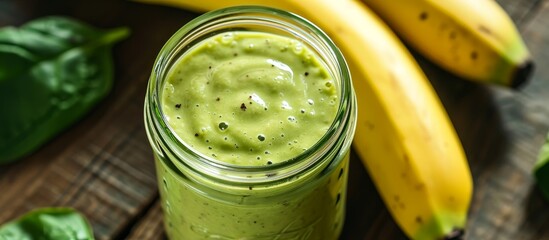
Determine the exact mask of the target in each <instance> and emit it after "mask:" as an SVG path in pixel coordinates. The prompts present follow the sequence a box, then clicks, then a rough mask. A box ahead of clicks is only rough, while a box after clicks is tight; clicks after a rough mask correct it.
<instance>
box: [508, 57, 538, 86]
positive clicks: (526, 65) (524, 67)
mask: <svg viewBox="0 0 549 240" xmlns="http://www.w3.org/2000/svg"><path fill="white" fill-rule="evenodd" d="M533 71H534V62H533V61H532V60H531V59H528V60H526V61H525V62H523V63H522V64H520V65H519V66H518V67H517V69H516V70H515V75H514V76H513V79H511V87H512V88H514V89H517V88H519V87H520V86H522V85H523V84H524V83H525V82H526V81H527V80H528V79H529V78H530V75H532V72H533Z"/></svg>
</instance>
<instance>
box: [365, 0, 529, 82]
mask: <svg viewBox="0 0 549 240" xmlns="http://www.w3.org/2000/svg"><path fill="white" fill-rule="evenodd" d="M362 1H363V2H364V3H366V5H368V6H369V7H371V8H372V9H373V10H374V11H375V12H376V13H378V14H379V15H380V17H381V18H383V19H384V20H385V21H386V22H387V24H388V25H389V26H390V27H391V28H393V29H394V30H395V31H396V32H397V34H399V35H400V36H401V37H402V38H403V39H404V40H405V41H407V42H409V43H410V45H411V46H412V47H414V48H415V49H417V51H419V52H420V53H421V54H423V55H424V56H426V57H427V58H429V59H430V60H431V61H433V62H435V63H437V64H438V65H440V66H441V67H443V68H445V69H447V70H448V71H450V72H453V73H454V74H456V75H459V76H461V77H463V78H467V79H470V80H476V81H481V82H490V83H495V84H500V85H504V86H511V87H518V86H519V85H521V84H522V83H523V82H525V81H526V80H527V79H528V77H529V75H530V74H531V72H532V70H533V62H532V60H531V59H530V54H529V52H528V49H527V48H526V46H525V44H524V42H523V40H522V38H521V36H520V34H519V33H518V31H517V29H516V28H515V25H514V24H513V22H512V20H511V19H510V18H509V16H508V15H507V14H506V13H505V11H504V10H503V9H502V8H501V7H500V6H499V5H498V3H497V2H496V1H493V0H444V1H440V0H390V1H387V0H362Z"/></svg>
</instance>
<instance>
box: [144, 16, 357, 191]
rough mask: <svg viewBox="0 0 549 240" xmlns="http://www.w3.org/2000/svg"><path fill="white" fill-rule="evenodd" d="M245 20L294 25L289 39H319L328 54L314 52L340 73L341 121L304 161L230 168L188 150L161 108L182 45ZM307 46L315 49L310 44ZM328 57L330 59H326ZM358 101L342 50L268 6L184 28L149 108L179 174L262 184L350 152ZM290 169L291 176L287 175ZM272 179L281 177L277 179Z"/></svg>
mask: <svg viewBox="0 0 549 240" xmlns="http://www.w3.org/2000/svg"><path fill="white" fill-rule="evenodd" d="M244 16H245V17H247V18H251V19H258V20H261V21H266V20H268V17H276V19H274V20H275V21H276V23H277V24H291V25H292V26H291V27H294V28H295V29H292V28H288V31H289V32H288V33H289V34H291V35H292V36H294V37H295V38H296V39H300V40H304V38H306V37H311V36H314V37H315V39H313V40H314V41H316V44H320V46H318V47H321V48H323V49H316V48H313V49H312V50H313V51H315V52H317V53H318V52H319V51H325V53H324V54H323V55H321V54H317V55H319V57H320V58H321V59H322V61H323V62H325V64H327V65H328V66H327V67H335V69H328V71H329V73H330V75H331V76H332V78H333V79H334V80H336V81H338V82H339V87H338V88H337V89H338V91H339V93H338V94H339V96H340V97H339V104H338V109H337V112H336V116H335V117H334V119H333V121H332V123H331V125H330V127H329V129H328V130H327V131H326V133H324V135H323V136H322V137H321V138H320V139H318V141H317V142H316V143H315V144H313V145H312V146H311V147H309V148H308V149H307V150H305V151H304V152H302V153H300V154H299V155H297V156H295V157H293V158H291V159H288V160H285V161H282V162H280V163H275V164H272V165H261V166H242V165H236V164H230V163H226V162H222V161H219V160H216V159H213V158H211V157H209V156H206V155H205V154H202V153H200V152H198V151H196V150H195V149H193V148H191V147H189V146H187V144H186V143H185V142H184V141H183V140H182V139H181V138H180V137H179V136H178V135H177V134H175V133H174V131H173V129H172V128H171V126H170V125H169V124H167V120H166V118H165V115H164V114H163V111H162V107H161V104H160V91H161V89H163V88H162V84H163V81H162V79H163V76H162V74H165V73H166V72H167V71H169V70H170V68H167V69H166V68H165V66H166V65H167V64H166V63H168V62H169V61H172V60H173V61H175V60H177V57H175V59H173V58H174V56H175V54H176V52H177V51H183V48H185V47H186V46H185V45H184V44H181V42H182V39H184V37H185V36H188V35H189V34H196V33H197V32H198V33H200V32H201V31H205V30H204V29H205V28H206V27H207V26H209V25H212V24H214V25H215V24H216V23H218V22H215V21H216V20H219V19H227V18H234V19H238V18H242V17H244ZM280 19H283V20H285V21H286V22H281V21H280ZM227 29H229V28H227ZM206 30H207V28H206ZM218 33H219V32H218ZM200 40H201V39H200V38H196V39H192V41H200ZM308 40H310V39H308ZM189 42H191V41H189ZM191 45H192V44H191ZM307 45H311V44H309V43H307ZM327 57H328V58H329V59H326V58H327ZM330 61H331V62H333V63H332V64H331V65H333V66H331V65H330ZM355 101H356V100H355V98H354V93H353V89H352V83H351V76H350V73H349V69H348V66H347V63H346V62H345V59H344V57H343V55H342V53H341V52H340V51H339V49H338V48H337V46H336V45H335V44H334V43H333V42H332V40H331V39H330V38H329V37H328V36H327V34H326V33H324V32H323V31H322V30H321V29H320V28H318V27H317V26H316V25H314V24H313V23H311V22H310V21H308V20H307V19H305V18H303V17H301V16H299V15H297V14H294V13H291V12H288V11H284V10H280V9H275V8H270V7H264V6H237V7H229V8H223V9H219V10H214V11H211V12H207V13H204V14H202V15H200V16H198V17H197V18H195V19H193V20H191V21H190V22H189V23H187V24H185V25H184V26H183V27H181V28H180V29H179V30H178V31H177V32H176V33H175V34H173V36H172V37H171V38H170V39H169V40H168V41H167V42H166V44H165V45H164V46H163V47H162V49H161V50H160V53H159V55H158V57H157V59H156V60H155V63H154V68H153V73H152V74H151V78H150V80H149V87H148V90H147V99H146V102H149V103H150V104H146V108H147V107H148V108H149V109H146V111H147V112H148V113H149V114H147V113H146V117H149V118H152V119H150V120H152V125H153V126H152V127H153V128H154V130H153V131H159V134H160V135H161V136H162V137H161V138H160V140H161V141H163V145H165V146H176V148H177V149H172V148H170V147H168V149H167V150H169V151H172V153H171V154H172V155H174V156H178V158H179V160H180V161H179V162H176V163H175V164H176V166H177V167H178V168H179V164H185V165H186V166H187V167H191V168H197V169H198V170H199V172H200V173H202V174H206V175H207V176H208V177H212V175H214V174H216V173H219V172H220V171H223V172H225V173H228V174H226V175H221V176H217V177H215V178H216V180H222V181H229V182H235V181H236V182H256V183H258V182H271V181H277V180H280V179H283V178H287V177H292V176H294V175H295V174H296V173H300V172H303V171H304V170H306V169H309V168H312V167H313V166H315V165H318V164H319V162H321V160H322V159H324V158H326V156H328V155H330V154H334V153H336V152H337V150H339V149H341V148H344V149H346V148H349V147H350V142H351V141H352V137H353V134H354V128H355V120H354V118H356V102H355ZM153 113H154V114H153ZM349 133H350V134H349ZM149 134H150V133H149ZM349 135H350V136H349ZM180 150H182V151H180ZM186 154H189V155H190V156H191V158H188V157H181V156H182V155H186ZM183 161H186V162H183ZM284 169H286V170H287V171H281V170H284ZM270 173H271V174H270ZM272 173H276V174H275V175H273V174H272Z"/></svg>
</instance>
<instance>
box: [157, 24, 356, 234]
mask: <svg viewBox="0 0 549 240" xmlns="http://www.w3.org/2000/svg"><path fill="white" fill-rule="evenodd" d="M319 59H320V58H319V57H318V56H317V55H316V54H315V53H314V52H313V51H312V50H310V49H309V48H308V47H306V46H305V45H303V44H302V43H301V42H299V41H297V40H294V39H291V38H287V37H282V36H278V35H273V34H267V33H259V32H238V31H236V32H228V33H223V34H220V35H215V36H212V37H210V38H207V39H205V40H203V41H201V42H200V43H198V44H196V45H195V46H194V47H193V48H192V49H189V50H188V51H187V52H186V53H184V54H183V55H182V56H180V58H179V59H178V60H177V61H176V62H175V64H173V66H172V68H171V69H170V70H169V72H168V74H167V77H166V78H165V83H164V84H163V87H162V92H161V95H160V98H161V102H162V104H161V105H162V106H161V107H162V111H163V113H164V117H165V119H166V121H167V122H168V125H169V126H170V128H171V130H172V131H173V132H174V133H175V134H176V136H178V138H179V139H180V140H181V141H182V142H183V143H184V144H186V145H187V146H188V147H189V148H190V149H193V150H194V151H195V152H198V153H200V154H202V155H204V156H205V157H208V158H210V159H214V161H218V162H219V163H228V164H230V165H237V166H247V167H261V168H264V167H265V166H267V165H273V166H274V165H276V164H277V163H281V162H284V161H288V160H290V159H292V158H294V157H296V156H298V155H300V154H301V153H303V151H305V150H307V149H309V148H311V147H312V146H313V145H314V144H315V143H317V142H318V141H319V140H320V139H321V138H322V136H323V135H324V134H325V133H326V132H327V130H328V128H329V127H330V126H331V124H332V122H333V121H334V119H335V117H336V112H337V110H338V105H339V98H340V96H339V91H338V89H337V86H336V85H335V83H334V80H333V78H332V77H331V75H330V74H329V73H328V71H327V70H326V68H325V66H324V63H323V62H321V60H319ZM342 151H347V150H342ZM343 155H345V152H343V154H342V155H338V156H336V157H335V158H338V159H337V160H334V161H333V162H335V163H337V164H334V165H333V166H332V165H331V166H330V168H326V166H324V168H320V167H318V169H320V170H318V171H317V172H316V174H317V175H314V176H315V177H310V179H313V180H310V182H304V181H303V179H307V177H306V176H303V175H301V176H300V177H299V178H298V177H295V178H292V179H288V180H285V181H283V182H282V181H281V182H282V183H276V184H271V185H261V186H256V185H253V184H251V185H250V186H247V185H246V186H231V187H227V189H224V190H219V188H218V189H216V190H212V189H208V188H207V187H204V185H208V186H214V185H215V186H218V187H219V186H225V185H223V183H221V182H219V181H217V180H212V181H210V180H200V181H204V182H200V181H198V180H196V179H192V177H189V176H192V175H193V173H191V172H192V171H191V170H189V168H185V167H182V165H181V166H180V165H178V166H175V165H174V164H173V163H172V162H176V161H177V160H173V161H171V160H170V159H169V158H168V159H166V158H164V157H161V156H160V155H157V158H156V160H157V161H156V164H157V176H158V180H159V183H160V194H161V199H162V207H163V211H164V215H165V218H164V222H165V225H166V231H167V234H168V236H169V237H170V239H172V240H180V239H183V240H185V239H189V240H198V239H223V240H229V239H314V240H319V239H330V240H333V239H337V237H338V236H339V233H340V232H341V228H342V225H343V222H342V220H343V215H344V209H345V205H344V203H345V188H346V182H347V168H348V166H347V163H348V155H346V156H345V157H343ZM331 157H332V158H334V156H331ZM341 158H343V159H342V160H340V159H341ZM324 162H325V163H326V165H328V163H331V162H332V161H331V159H328V160H327V161H324ZM321 171H322V173H320V172H321ZM219 174H222V173H219ZM266 176H268V175H266ZM197 182H200V183H197ZM252 185H253V187H252ZM223 188H225V187H223Z"/></svg>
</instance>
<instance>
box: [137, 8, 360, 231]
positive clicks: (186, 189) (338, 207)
mask: <svg viewBox="0 0 549 240" xmlns="http://www.w3.org/2000/svg"><path fill="white" fill-rule="evenodd" d="M235 29H237V30H238V31H255V32H265V33H274V34H278V35H281V36H285V37H290V38H293V39H296V40H298V41H300V42H302V43H303V44H305V45H307V46H308V47H309V48H310V49H312V50H313V51H314V52H315V53H316V54H317V55H318V57H319V58H320V61H321V62H323V64H324V65H325V67H326V69H327V70H328V72H329V74H330V75H331V77H332V78H333V79H334V82H335V85H336V89H337V91H338V93H337V94H338V101H339V102H338V103H337V104H338V107H337V108H338V109H337V113H336V117H335V119H334V120H333V122H332V123H331V125H330V127H329V129H328V130H327V132H326V133H325V135H324V136H323V137H322V138H321V139H319V140H318V142H317V143H316V144H314V145H313V146H312V147H310V148H309V149H307V150H305V151H304V152H303V153H301V154H300V155H299V156H296V157H295V158H292V159H289V160H287V161H284V162H281V163H277V164H272V165H265V166H255V167H251V166H237V165H231V164H225V163H222V162H220V161H216V160H215V159H212V158H209V157H207V156H205V155H204V154H201V153H199V152H196V151H195V150H194V149H192V148H190V147H189V146H187V145H186V144H185V143H184V142H182V140H180V138H178V136H177V135H176V134H174V131H173V129H171V128H170V126H169V125H168V124H167V121H166V118H165V115H164V114H163V109H162V105H161V104H160V103H161V99H162V98H161V95H162V91H161V90H162V89H163V84H164V83H165V80H166V74H167V73H168V72H169V71H170V69H171V68H172V67H173V66H174V64H175V62H176V61H177V60H178V59H179V58H180V57H181V56H183V55H184V54H185V53H186V52H187V51H188V50H189V49H191V48H192V47H193V46H195V45H196V44H197V43H198V42H200V41H202V40H204V39H205V38H208V37H210V36H213V35H216V34H218V33H224V32H229V31H234V30H235ZM355 121H356V100H355V95H354V90H353V88H352V83H351V77H350V74H349V70H348V67H347V65H346V63H345V60H344V58H343V56H342V54H341V53H340V51H339V50H338V49H337V47H336V46H335V45H334V44H333V42H332V41H331V40H330V39H329V38H328V37H327V36H326V34H325V33H324V32H322V31H321V30H320V29H318V28H317V27H316V26H314V25H313V24H311V23H310V22H309V21H307V20H305V19H303V18H301V17H299V16H297V15H294V14H292V13H289V12H286V11H282V10H277V9H271V8H265V7H255V6H242V7H233V8H226V9H221V10H217V11H213V12H209V13H206V14H204V15H201V16H199V17H198V18H196V19H194V20H192V21H191V22H189V23H188V24H186V25H185V26H183V27H182V28H181V29H180V30H179V31H177V32H176V33H175V34H174V35H173V36H172V37H171V38H170V39H169V40H168V42H167V43H166V44H165V46H164V47H163V48H162V50H161V51H160V53H159V55H158V57H157V59H156V61H155V63H154V68H153V71H152V73H151V77H150V79H149V85H148V89H147V94H146V98H145V126H146V130H147V135H148V138H149V141H150V143H151V146H152V149H153V152H154V158H155V162H156V171H157V178H158V185H159V191H160V198H161V203H162V209H163V213H164V225H165V230H166V232H167V235H168V237H169V238H170V239H174V240H177V239H193V240H195V239H196V240H197V239H226V240H228V239H337V238H338V237H339V235H340V233H341V230H342V227H343V221H344V215H345V199H346V186H347V172H348V171H347V170H348V162H349V148H350V144H351V141H352V139H353V135H354V130H355ZM303 131H307V130H306V129H303Z"/></svg>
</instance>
